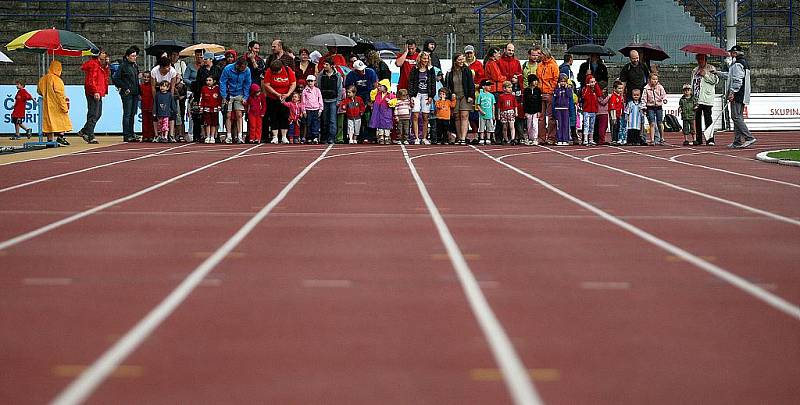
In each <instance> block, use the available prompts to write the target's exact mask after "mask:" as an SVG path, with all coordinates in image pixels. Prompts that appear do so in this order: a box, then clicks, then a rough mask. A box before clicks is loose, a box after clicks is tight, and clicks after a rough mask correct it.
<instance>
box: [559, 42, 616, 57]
mask: <svg viewBox="0 0 800 405" xmlns="http://www.w3.org/2000/svg"><path fill="white" fill-rule="evenodd" d="M567 53H571V54H573V55H592V54H594V55H600V56H614V55H616V54H617V53H616V52H614V50H612V49H610V48H608V47H605V46H602V45H598V44H581V45H575V46H572V47H570V48H569V49H567Z"/></svg>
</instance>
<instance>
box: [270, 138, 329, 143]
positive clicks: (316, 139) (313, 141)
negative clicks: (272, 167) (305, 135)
mask: <svg viewBox="0 0 800 405" xmlns="http://www.w3.org/2000/svg"><path fill="white" fill-rule="evenodd" d="M273 143H278V142H277V140H276V142H273ZM311 143H313V144H314V145H316V144H318V143H319V138H314V140H312V141H311Z"/></svg>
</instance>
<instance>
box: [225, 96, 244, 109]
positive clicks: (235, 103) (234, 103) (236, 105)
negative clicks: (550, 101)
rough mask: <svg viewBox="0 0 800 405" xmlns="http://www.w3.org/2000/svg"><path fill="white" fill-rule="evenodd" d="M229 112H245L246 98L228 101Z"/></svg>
mask: <svg viewBox="0 0 800 405" xmlns="http://www.w3.org/2000/svg"><path fill="white" fill-rule="evenodd" d="M228 111H244V96H236V97H231V99H230V100H229V101H228Z"/></svg>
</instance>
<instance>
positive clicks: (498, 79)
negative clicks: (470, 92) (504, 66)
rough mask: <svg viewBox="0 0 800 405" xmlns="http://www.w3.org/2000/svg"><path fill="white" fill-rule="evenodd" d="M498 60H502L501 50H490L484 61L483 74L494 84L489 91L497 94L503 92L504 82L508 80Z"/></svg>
mask: <svg viewBox="0 0 800 405" xmlns="http://www.w3.org/2000/svg"><path fill="white" fill-rule="evenodd" d="M498 60H500V50H499V49H497V48H489V50H487V51H486V56H485V57H484V59H483V69H484V70H483V72H484V74H485V75H486V79H488V80H489V81H491V82H492V86H491V87H490V89H489V91H490V92H492V93H495V94H496V93H502V92H503V82H505V81H506V80H508V78H507V77H506V76H505V75H504V74H503V71H502V70H501V69H500V63H499V62H498Z"/></svg>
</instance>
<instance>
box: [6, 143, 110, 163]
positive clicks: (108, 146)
mask: <svg viewBox="0 0 800 405" xmlns="http://www.w3.org/2000/svg"><path fill="white" fill-rule="evenodd" d="M117 145H119V143H115V144H112V145H105V146H100V147H98V148H94V149H89V150H95V149H104V148H110V147H112V146H117ZM83 152H87V151H86V150H76V151H73V152H67V153H62V154H60V155H53V156H44V157H38V158H30V159H25V160H15V161H13V162H5V163H0V166H8V165H14V164H17V163H25V162H35V161H37V160H48V159H55V158H58V157H64V156H74V155H79V154H81V153H83Z"/></svg>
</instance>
